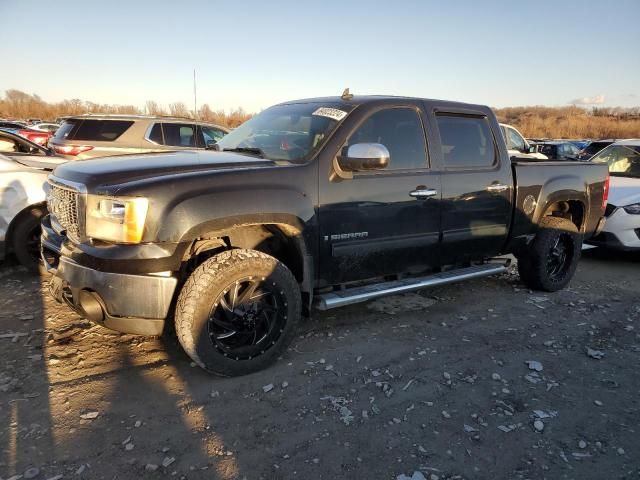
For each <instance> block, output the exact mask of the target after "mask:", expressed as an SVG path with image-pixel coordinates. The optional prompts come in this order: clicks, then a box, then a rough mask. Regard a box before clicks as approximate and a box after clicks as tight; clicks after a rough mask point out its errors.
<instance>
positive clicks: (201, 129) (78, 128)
mask: <svg viewBox="0 0 640 480" xmlns="http://www.w3.org/2000/svg"><path fill="white" fill-rule="evenodd" d="M227 133H229V131H228V130H227V129H226V128H224V127H221V126H219V125H214V124H211V123H204V122H198V121H195V120H193V119H189V118H173V117H161V116H148V115H95V114H88V115H79V116H76V117H67V118H65V119H64V121H63V122H62V125H61V126H60V128H59V129H58V130H57V131H56V134H55V136H54V137H53V138H52V139H51V140H50V142H49V146H50V147H52V148H53V149H54V151H55V152H56V153H57V154H58V155H62V156H63V157H65V158H67V159H69V160H82V159H86V158H94V157H108V156H111V155H123V154H127V153H144V152H154V151H166V150H191V149H194V148H206V147H207V145H209V144H212V143H215V142H217V141H218V140H220V139H221V138H222V137H224V136H225V135H226V134H227Z"/></svg>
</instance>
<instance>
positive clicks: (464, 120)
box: [436, 114, 522, 168]
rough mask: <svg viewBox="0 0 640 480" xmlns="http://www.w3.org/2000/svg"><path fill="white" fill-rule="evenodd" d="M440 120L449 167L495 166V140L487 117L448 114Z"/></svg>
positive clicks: (443, 149)
mask: <svg viewBox="0 0 640 480" xmlns="http://www.w3.org/2000/svg"><path fill="white" fill-rule="evenodd" d="M436 119H437V124H438V132H439V134H440V145H441V146H442V156H443V159H444V164H445V167H447V168H482V167H491V166H492V165H494V164H495V161H496V146H495V141H494V139H493V135H492V133H491V128H490V127H489V122H488V121H487V119H486V118H485V117H471V116H462V115H446V114H444V115H438V116H437V117H436ZM508 130H509V129H507V131H508ZM521 138H522V137H521Z"/></svg>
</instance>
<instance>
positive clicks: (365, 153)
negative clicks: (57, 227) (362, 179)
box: [338, 143, 391, 172]
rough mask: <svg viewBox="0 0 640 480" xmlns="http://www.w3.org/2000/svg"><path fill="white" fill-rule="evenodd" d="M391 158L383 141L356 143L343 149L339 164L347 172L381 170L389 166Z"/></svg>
mask: <svg viewBox="0 0 640 480" xmlns="http://www.w3.org/2000/svg"><path fill="white" fill-rule="evenodd" d="M344 150H346V152H345V151H344ZM390 159H391V154H390V153H389V150H388V149H387V147H385V146H384V145H382V144H381V143H355V144H353V145H351V146H349V147H346V148H345V149H343V153H342V155H340V156H339V157H338V165H339V166H340V168H341V169H342V170H344V171H346V172H357V171H360V170H380V169H383V168H387V167H388V166H389V160H390Z"/></svg>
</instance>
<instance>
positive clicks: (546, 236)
mask: <svg viewBox="0 0 640 480" xmlns="http://www.w3.org/2000/svg"><path fill="white" fill-rule="evenodd" d="M581 250H582V235H580V233H579V232H578V228H577V227H576V226H575V224H574V223H573V222H572V221H571V220H568V219H566V218H560V217H545V218H543V219H542V221H541V222H540V229H539V230H538V233H537V234H536V237H535V239H534V240H533V242H532V244H531V245H530V246H529V248H528V249H527V251H526V252H525V253H523V254H521V255H520V256H518V272H519V273H520V279H521V280H522V281H523V282H524V284H525V285H526V286H527V287H529V288H532V289H534V290H543V291H547V292H555V291H556V290H560V289H562V288H564V287H565V286H566V285H567V284H568V283H569V281H570V280H571V278H572V277H573V274H574V273H575V271H576V268H577V266H578V260H579V259H580V252H581Z"/></svg>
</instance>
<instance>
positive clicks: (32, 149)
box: [0, 130, 64, 163]
mask: <svg viewBox="0 0 640 480" xmlns="http://www.w3.org/2000/svg"><path fill="white" fill-rule="evenodd" d="M0 153H2V154H4V155H6V156H10V157H15V156H25V155H35V156H40V157H42V156H48V157H53V158H54V159H57V161H58V163H63V162H64V160H63V159H58V157H55V156H54V155H53V153H52V152H51V151H49V150H48V149H46V148H45V147H43V146H42V145H38V144H36V143H35V142H32V141H30V140H28V139H26V138H25V137H23V136H22V135H18V134H17V133H11V132H8V131H3V130H0ZM54 161H56V160H54Z"/></svg>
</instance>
